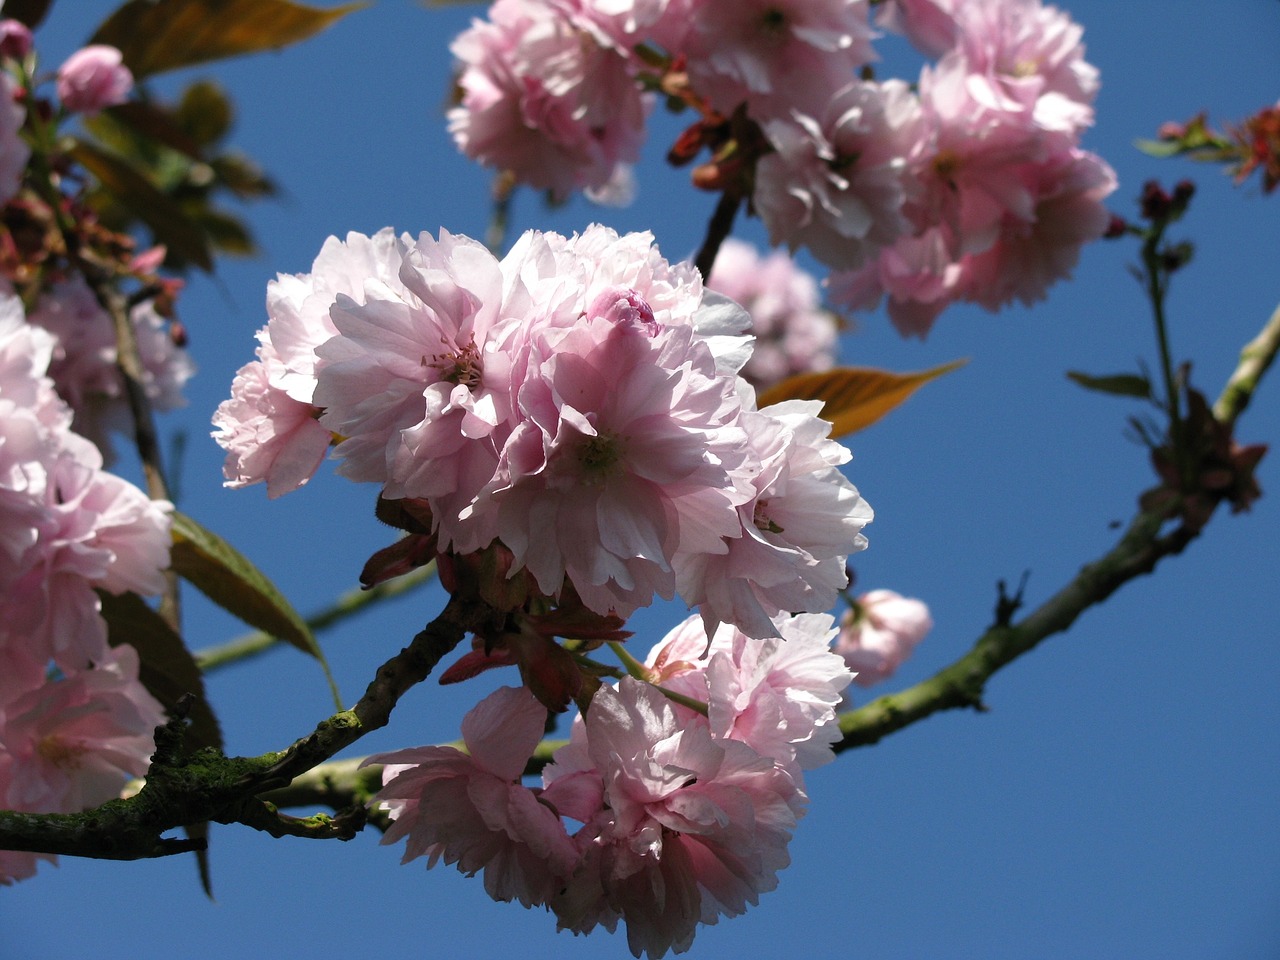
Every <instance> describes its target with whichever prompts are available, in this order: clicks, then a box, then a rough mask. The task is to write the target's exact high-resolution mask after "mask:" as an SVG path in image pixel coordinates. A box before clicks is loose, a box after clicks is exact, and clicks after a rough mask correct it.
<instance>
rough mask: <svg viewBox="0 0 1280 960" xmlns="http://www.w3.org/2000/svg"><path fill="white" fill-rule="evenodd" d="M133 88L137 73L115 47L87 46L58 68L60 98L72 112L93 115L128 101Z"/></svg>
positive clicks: (64, 105) (63, 104)
mask: <svg viewBox="0 0 1280 960" xmlns="http://www.w3.org/2000/svg"><path fill="white" fill-rule="evenodd" d="M132 89H133V74H132V73H131V72H130V71H129V68H128V67H126V66H125V65H124V63H123V62H122V57H121V54H120V51H119V50H117V49H116V48H115V47H108V46H105V45H103V44H92V45H90V46H87V47H83V48H81V49H80V50H77V51H76V52H75V53H73V54H72V55H71V56H69V57H68V58H67V59H66V62H65V63H63V64H62V66H60V67H59V68H58V99H60V100H61V101H62V106H63V107H64V108H66V109H67V110H70V111H71V112H72V113H89V114H93V113H97V112H98V111H99V110H103V109H105V108H107V107H113V106H115V105H116V104H118V103H124V102H125V100H127V99H128V97H129V91H130V90H132Z"/></svg>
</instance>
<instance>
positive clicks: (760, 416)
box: [677, 400, 872, 638]
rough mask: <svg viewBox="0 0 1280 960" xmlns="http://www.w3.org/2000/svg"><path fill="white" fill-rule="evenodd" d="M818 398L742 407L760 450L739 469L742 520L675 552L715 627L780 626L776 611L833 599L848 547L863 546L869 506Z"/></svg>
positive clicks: (756, 631)
mask: <svg viewBox="0 0 1280 960" xmlns="http://www.w3.org/2000/svg"><path fill="white" fill-rule="evenodd" d="M820 406H821V405H820V404H819V403H818V402H817V401H801V400H791V401H787V402H785V403H779V404H774V405H773V406H771V407H766V408H765V409H764V410H761V411H744V412H743V413H742V415H741V417H740V420H739V423H740V425H741V426H742V427H743V428H744V429H745V430H746V432H747V440H748V443H749V445H750V449H751V451H752V454H753V457H752V458H751V460H750V461H748V462H749V464H750V467H749V469H744V470H743V471H742V472H741V473H740V474H739V475H737V476H736V478H735V479H736V480H737V482H738V483H739V484H740V485H741V490H742V492H743V494H744V495H745V497H746V499H745V500H743V502H741V503H739V505H738V506H737V520H738V530H737V531H736V533H735V534H734V535H733V536H731V537H729V538H726V539H725V540H724V541H723V545H722V546H721V547H720V548H719V549H718V550H715V551H704V552H692V551H691V552H688V553H682V554H681V556H680V557H678V558H677V560H678V567H677V578H678V584H679V590H680V596H681V597H683V598H684V599H685V600H686V601H687V602H688V603H690V604H698V605H700V608H701V612H702V616H703V619H704V620H705V622H706V624H707V629H708V630H714V629H715V627H716V625H717V624H718V623H720V622H726V623H732V624H734V625H735V626H737V627H738V628H739V629H741V630H743V631H744V632H745V633H746V634H747V635H748V636H751V637H757V638H760V637H770V636H777V627H776V625H775V623H774V622H773V618H774V617H775V616H776V615H777V614H778V613H781V612H792V611H796V612H798V611H807V612H816V611H819V610H825V609H828V608H829V607H831V606H832V605H833V604H834V603H835V602H836V597H837V594H838V591H839V590H840V589H841V588H842V587H844V585H845V584H846V582H847V577H846V574H845V561H846V559H847V558H848V555H849V554H850V553H854V552H856V551H858V550H862V549H864V548H865V547H866V545H867V541H866V538H865V537H864V536H863V535H862V528H863V527H864V526H866V524H867V523H869V522H870V521H871V518H872V511H871V508H870V506H868V505H867V503H866V501H865V500H863V499H862V497H861V496H860V495H859V493H858V490H857V488H856V487H854V486H853V484H852V483H850V482H849V481H848V479H846V478H845V477H844V476H843V475H842V474H841V473H840V472H839V470H838V469H837V467H839V466H840V465H841V464H843V463H845V462H847V461H848V459H849V457H850V454H849V451H848V450H847V449H846V448H844V447H842V446H841V445H840V444H838V443H836V442H835V441H834V440H830V439H828V436H827V435H828V434H829V433H830V431H831V424H830V423H829V422H827V421H825V420H822V419H820V418H819V417H818V415H817V414H818V410H819V409H820Z"/></svg>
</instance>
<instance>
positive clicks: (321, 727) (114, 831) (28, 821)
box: [0, 597, 494, 860]
mask: <svg viewBox="0 0 1280 960" xmlns="http://www.w3.org/2000/svg"><path fill="white" fill-rule="evenodd" d="M493 616H494V614H493V612H492V611H491V610H490V608H489V607H488V606H486V605H484V604H482V603H479V602H477V601H469V600H459V599H458V598H456V597H455V598H453V599H451V600H450V601H449V602H448V604H446V606H445V608H444V610H443V611H442V612H441V614H440V616H438V617H436V619H435V620H433V621H432V622H431V623H429V624H427V626H426V627H424V628H423V630H422V631H421V632H419V633H418V634H417V635H416V636H415V637H414V638H413V640H412V641H411V642H410V643H409V645H408V646H406V647H405V648H404V649H403V650H401V651H400V652H399V653H398V654H396V655H395V656H394V657H392V658H391V659H390V660H388V661H387V662H386V663H384V664H383V665H382V666H381V667H380V668H379V669H378V672H377V674H376V675H375V676H374V678H373V680H372V682H371V683H370V684H369V686H368V688H367V689H366V690H365V693H364V696H362V697H361V698H360V701H359V702H358V703H357V704H356V705H355V706H354V707H352V708H351V709H350V710H344V711H341V712H339V713H336V714H334V715H333V716H331V717H329V718H328V719H326V720H323V721H321V722H320V723H319V724H318V725H317V726H316V729H315V730H314V731H312V733H310V734H309V735H307V736H305V737H303V738H302V739H301V740H299V741H297V742H296V743H295V744H293V746H291V747H289V748H288V749H287V750H284V751H281V752H279V753H268V754H264V755H262V756H260V757H225V756H222V755H221V754H219V753H217V752H216V751H212V750H200V751H196V752H195V753H193V754H190V755H187V756H184V755H183V754H182V751H181V749H180V746H181V739H182V734H183V727H184V721H183V720H182V719H181V718H176V719H174V720H171V721H170V722H169V723H168V724H166V725H165V726H164V727H160V728H159V729H158V730H157V731H156V752H155V754H154V755H153V757H152V764H151V769H150V770H149V771H148V773H147V779H146V781H145V783H144V784H143V786H142V789H141V790H139V791H138V793H137V794H136V795H134V796H132V797H128V798H126V799H122V800H112V801H110V802H108V803H105V804H103V805H102V806H100V807H97V808H95V809H93V810H89V811H86V812H84V813H74V814H32V813H15V812H12V811H0V850H23V851H31V852H37V853H55V854H67V855H74V856H81V857H93V858H98V859H111V860H134V859H142V858H148V857H161V856H169V855H171V854H174V853H184V852H187V851H190V850H199V849H202V848H203V841H201V840H189V841H188V840H171V839H167V838H165V837H164V836H163V834H164V833H166V832H168V831H170V830H174V829H177V828H179V827H183V826H187V825H189V824H195V823H205V822H208V821H216V822H220V823H245V824H247V825H248V826H252V827H254V828H255V829H259V830H264V831H266V832H268V833H270V834H272V835H273V836H306V837H313V838H315V837H326V838H328V837H334V838H338V839H346V838H348V837H349V836H351V835H354V832H355V831H356V830H358V829H359V826H360V825H362V823H363V820H362V818H361V815H360V814H357V813H354V812H352V813H348V814H343V815H341V816H339V817H337V818H328V817H308V818H296V817H286V816H283V815H281V814H279V813H278V812H277V811H276V809H275V807H274V806H273V805H272V804H270V803H269V802H265V801H262V800H259V799H256V798H257V797H258V795H259V794H261V793H264V792H265V791H268V790H270V789H272V788H276V787H282V786H286V785H288V784H289V783H290V782H291V781H292V780H293V779H294V778H295V777H297V776H299V775H301V774H304V773H306V772H307V771H309V770H311V769H312V768H313V767H315V766H317V765H319V764H321V763H323V762H324V761H326V760H329V759H330V758H332V757H333V756H334V755H335V754H336V753H337V752H338V751H339V750H342V749H344V748H345V747H347V746H350V745H351V744H352V743H354V742H356V741H357V740H358V739H360V738H361V737H362V736H364V735H365V734H366V733H369V732H370V731H372V730H376V729H378V728H380V727H383V726H385V725H386V724H387V721H388V720H389V719H390V716H391V712H392V710H393V709H394V708H395V705H396V703H397V702H398V701H399V699H400V698H401V697H402V696H403V695H404V694H405V692H406V691H408V690H409V689H410V688H411V687H412V686H413V685H414V684H416V683H419V682H421V681H422V680H423V679H425V678H426V676H427V675H428V674H429V673H430V672H431V671H432V670H433V669H434V668H435V666H436V664H437V663H439V662H440V660H441V659H442V658H443V657H444V656H446V655H447V654H448V653H449V651H450V650H452V649H453V648H454V647H455V646H456V645H457V644H458V643H459V641H461V640H462V638H463V637H464V636H466V634H467V633H468V632H470V631H472V630H475V629H479V628H483V627H484V626H486V625H489V621H490V619H491V618H492V617H493ZM353 805H354V804H352V803H348V804H342V805H341V806H343V807H351V806H353Z"/></svg>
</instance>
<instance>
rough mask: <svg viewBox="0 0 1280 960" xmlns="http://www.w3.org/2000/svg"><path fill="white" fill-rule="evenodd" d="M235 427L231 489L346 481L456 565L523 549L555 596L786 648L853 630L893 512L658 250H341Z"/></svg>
mask: <svg viewBox="0 0 1280 960" xmlns="http://www.w3.org/2000/svg"><path fill="white" fill-rule="evenodd" d="M267 299H268V312H269V314H270V320H269V322H268V324H267V326H266V327H265V328H263V330H262V331H261V332H260V333H259V337H258V339H259V348H258V358H257V360H255V361H254V362H252V363H250V364H248V365H247V366H246V367H244V368H243V369H242V370H241V371H240V372H239V373H238V374H237V376H236V379H235V382H234V383H233V385H232V396H231V399H229V400H228V401H226V402H224V403H223V404H222V406H221V407H219V409H218V412H217V414H216V415H215V418H214V422H215V425H216V426H217V428H218V429H217V431H216V433H215V436H216V437H217V439H218V441H219V442H220V443H221V444H222V445H223V446H224V447H225V448H226V449H227V450H228V457H227V463H226V475H227V478H228V482H229V483H230V485H232V486H241V485H245V484H249V483H254V482H257V481H261V480H265V481H266V483H267V488H268V493H269V494H271V495H278V494H280V493H284V492H286V491H288V490H291V489H294V488H296V487H298V486H300V485H301V484H302V483H304V482H306V480H307V479H308V478H309V477H310V476H311V474H312V473H313V472H314V470H315V469H316V467H317V466H318V464H319V461H320V460H321V458H322V457H323V455H324V452H325V450H326V448H327V447H328V445H329V444H330V443H331V442H334V443H336V446H335V448H334V455H335V456H336V457H337V458H338V459H339V460H340V461H341V464H340V466H339V467H338V472H339V473H341V474H343V475H345V476H347V477H349V478H351V479H354V480H361V481H370V482H373V483H377V484H379V485H381V488H382V497H383V498H384V499H387V500H397V501H402V502H405V503H412V504H416V505H417V506H416V507H415V509H416V510H418V512H419V513H420V514H423V515H425V516H426V517H427V518H428V519H427V523H428V524H429V530H428V532H429V533H430V534H431V535H432V536H434V538H435V545H436V546H437V547H438V549H439V551H440V552H442V553H448V554H451V555H455V556H462V555H467V554H471V553H474V552H476V551H481V550H485V549H487V548H490V547H491V546H492V545H495V544H501V545H502V546H503V547H505V548H506V549H507V550H509V551H510V553H511V556H512V558H513V559H512V561H511V563H510V564H509V565H508V569H507V575H508V576H514V575H515V574H516V573H519V572H521V571H524V572H525V573H527V575H528V576H530V577H531V578H532V579H533V581H534V582H535V583H536V588H537V590H538V591H539V592H540V593H541V595H543V596H546V597H553V598H557V599H558V598H561V597H562V594H563V592H564V591H565V590H566V589H567V588H572V593H573V595H574V596H575V597H576V598H579V599H580V600H581V602H582V603H583V604H584V605H585V606H586V607H587V608H589V609H590V610H593V611H595V612H596V613H599V614H616V615H617V616H620V617H623V618H625V617H627V616H629V615H630V614H631V613H632V612H633V611H634V610H635V609H636V608H638V607H641V606H644V605H647V604H648V603H650V602H651V601H652V599H653V598H654V596H655V595H658V596H662V597H665V598H670V597H672V596H673V595H674V594H675V592H676V591H677V590H678V591H679V593H680V595H681V596H682V597H683V598H684V599H685V600H686V601H687V602H689V603H690V604H700V605H701V607H702V613H703V616H704V617H705V619H706V621H707V624H708V626H709V627H710V628H714V626H715V624H717V623H719V622H722V621H724V622H729V623H733V624H735V625H737V626H739V627H741V628H742V629H743V630H745V631H747V632H748V633H749V634H751V635H752V636H755V637H763V636H774V635H776V633H777V629H776V627H775V626H774V624H773V618H774V617H775V616H777V615H779V614H780V613H786V612H794V611H818V610H824V609H828V608H830V607H831V606H832V605H833V604H834V602H835V599H836V596H837V591H838V590H839V589H840V588H841V587H843V586H844V584H845V581H846V577H845V572H844V563H845V558H846V556H847V555H848V554H849V553H851V552H853V551H855V550H859V549H861V548H862V547H863V546H864V545H865V540H864V538H863V537H862V534H861V532H860V531H861V528H862V527H863V526H864V525H865V524H866V522H867V521H868V520H870V518H871V512H870V510H869V508H868V507H867V506H866V504H865V502H864V501H863V500H862V499H861V497H860V496H859V495H858V492H857V490H856V489H855V488H854V487H853V486H852V484H850V483H849V481H848V480H847V479H845V478H844V477H843V476H842V475H841V473H840V472H839V469H838V468H839V466H840V465H841V464H843V463H844V462H846V461H847V460H848V458H849V453H848V451H847V450H846V449H845V448H843V447H842V446H840V445H839V444H837V443H835V442H834V441H832V440H830V439H829V438H828V433H829V431H830V425H829V424H827V423H826V422H825V421H822V420H820V419H819V418H818V417H817V415H816V414H817V410H818V408H819V405H818V404H817V403H809V402H802V401H789V402H787V403H783V404H777V405H774V406H772V407H769V408H766V409H763V410H757V409H756V408H755V402H754V393H753V391H752V390H751V388H750V387H749V386H748V385H747V384H746V383H745V381H743V380H742V379H741V378H740V377H739V376H738V371H739V369H740V368H741V367H742V365H743V363H744V362H745V361H746V359H747V357H748V355H749V352H750V351H749V338H746V337H744V336H742V331H743V329H744V328H745V326H746V325H747V323H748V322H749V318H748V317H747V316H746V314H745V313H743V311H742V310H741V308H739V307H737V306H736V305H735V304H733V303H732V302H730V301H728V300H726V299H724V298H723V297H716V296H714V295H712V294H709V293H708V294H704V291H703V288H702V283H701V280H700V278H699V276H698V274H697V272H696V271H695V270H693V269H692V268H691V267H690V266H688V265H687V264H675V265H672V264H669V263H668V262H667V261H666V260H664V259H662V257H661V256H660V255H659V254H658V252H657V250H656V248H655V247H654V246H653V242H652V238H651V237H650V236H649V235H648V234H629V235H625V236H619V235H618V234H617V233H615V232H614V231H612V230H609V229H607V228H604V227H600V226H594V227H590V228H588V229H587V230H586V231H585V232H583V233H582V234H581V235H578V236H574V237H571V238H565V237H561V236H559V235H556V234H550V233H547V234H544V233H538V232H533V231H531V232H529V233H526V234H525V235H524V236H523V237H522V238H521V239H520V240H519V242H517V243H516V245H515V247H514V248H513V249H512V250H511V251H510V253H508V254H507V256H505V257H504V258H502V259H501V260H499V259H497V258H496V257H494V256H493V255H492V254H491V253H489V251H488V250H486V249H485V248H484V247H483V246H481V245H480V244H478V243H476V242H475V241H473V240H470V239H468V238H467V237H462V236H454V235H450V234H449V233H447V232H441V234H440V237H439V238H438V239H436V238H433V237H431V236H430V235H428V234H423V235H421V236H419V237H418V238H417V239H416V240H415V239H413V238H411V237H408V236H403V237H396V236H395V235H394V234H393V233H392V232H391V231H390V230H385V231H383V232H382V233H379V234H377V235H376V236H374V237H365V236H361V235H358V234H351V235H349V236H348V237H347V239H346V241H345V242H343V241H338V240H337V239H330V240H329V242H328V243H326V245H325V247H324V249H323V250H322V251H321V254H320V256H319V257H318V258H317V260H316V262H315V264H314V266H313V269H312V272H311V273H310V274H304V275H299V276H293V277H283V276H282V277H280V278H279V279H278V280H277V281H275V282H274V283H273V284H272V286H271V288H270V290H269V293H268V298H267Z"/></svg>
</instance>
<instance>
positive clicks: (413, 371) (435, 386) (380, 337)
mask: <svg viewBox="0 0 1280 960" xmlns="http://www.w3.org/2000/svg"><path fill="white" fill-rule="evenodd" d="M399 279H400V281H401V283H402V284H403V287H402V291H394V290H391V289H384V290H380V291H375V290H374V289H372V288H370V289H369V290H368V291H367V297H366V299H365V300H364V302H357V301H355V300H352V299H350V298H348V297H346V296H342V295H339V297H338V298H337V300H336V302H335V303H334V305H333V307H332V308H331V310H330V316H331V319H332V321H333V323H334V326H335V328H336V330H337V332H338V335H336V336H334V337H333V338H332V339H330V340H329V341H327V342H326V343H324V344H322V345H321V346H320V347H318V348H317V350H316V355H317V357H319V359H320V362H321V365H320V367H319V369H318V372H317V383H316V390H315V403H316V404H317V405H318V406H321V407H323V408H324V414H323V416H322V417H321V420H320V422H321V423H322V424H323V425H324V426H325V427H326V428H327V429H329V430H331V431H332V432H334V433H336V434H339V435H341V436H342V437H343V438H344V439H343V441H342V442H341V443H340V444H339V445H338V447H337V448H335V451H334V452H335V456H337V457H338V458H340V459H341V460H342V464H341V465H340V467H339V469H338V472H339V473H340V474H342V475H344V476H347V477H349V478H351V479H353V480H366V481H374V482H377V483H381V484H383V485H384V495H385V496H388V497H392V498H399V497H423V498H429V499H431V500H432V501H433V502H432V511H433V515H434V517H435V519H436V522H437V523H438V524H440V526H441V535H442V538H443V539H444V541H445V542H446V543H448V542H450V541H460V540H462V539H463V538H464V537H465V535H466V533H467V531H466V530H460V529H459V528H458V522H457V521H458V518H459V516H460V515H461V514H462V513H463V511H464V510H465V509H466V508H467V507H468V506H469V505H470V504H471V502H472V501H473V500H474V499H475V497H476V496H477V494H478V493H479V491H480V489H481V488H482V487H483V486H484V485H485V484H486V483H487V482H488V481H489V480H490V479H491V478H492V476H493V473H494V468H495V465H496V463H497V460H498V452H497V444H498V443H499V442H500V441H501V440H502V439H503V433H504V431H505V430H506V429H509V427H507V425H506V420H507V410H508V408H509V406H510V401H509V400H508V399H507V393H508V392H509V385H508V381H507V379H506V378H505V377H504V376H503V370H504V369H505V367H506V365H507V363H508V360H507V358H506V356H505V354H503V353H502V352H501V351H499V350H498V340H499V339H500V338H501V336H502V334H503V332H504V330H505V328H503V327H501V324H500V321H502V320H504V319H505V318H506V316H507V314H508V304H507V302H506V298H507V297H508V296H516V297H518V296H519V284H514V285H513V286H512V287H511V288H510V289H508V288H507V285H506V279H505V278H504V274H503V271H502V267H501V265H500V264H499V262H498V260H497V258H495V257H494V256H493V255H492V254H491V253H490V252H489V251H488V250H486V249H485V248H484V247H483V246H482V245H481V244H479V243H477V242H476V241H474V240H472V239H470V238H468V237H463V236H454V235H452V234H449V233H448V232H447V231H441V234H440V239H439V240H438V241H437V240H435V239H433V238H432V237H431V236H429V235H427V234H423V235H422V236H420V237H419V238H418V240H417V241H416V242H415V243H414V244H413V246H412V247H409V248H407V249H406V250H405V251H404V253H403V258H402V262H401V267H400V271H399ZM500 427H501V428H502V429H499V428H500ZM487 543H488V541H487V540H484V541H482V542H474V543H472V542H467V543H466V544H462V545H460V546H459V550H460V552H469V551H471V550H475V549H479V548H481V547H483V546H486V545H487Z"/></svg>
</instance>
